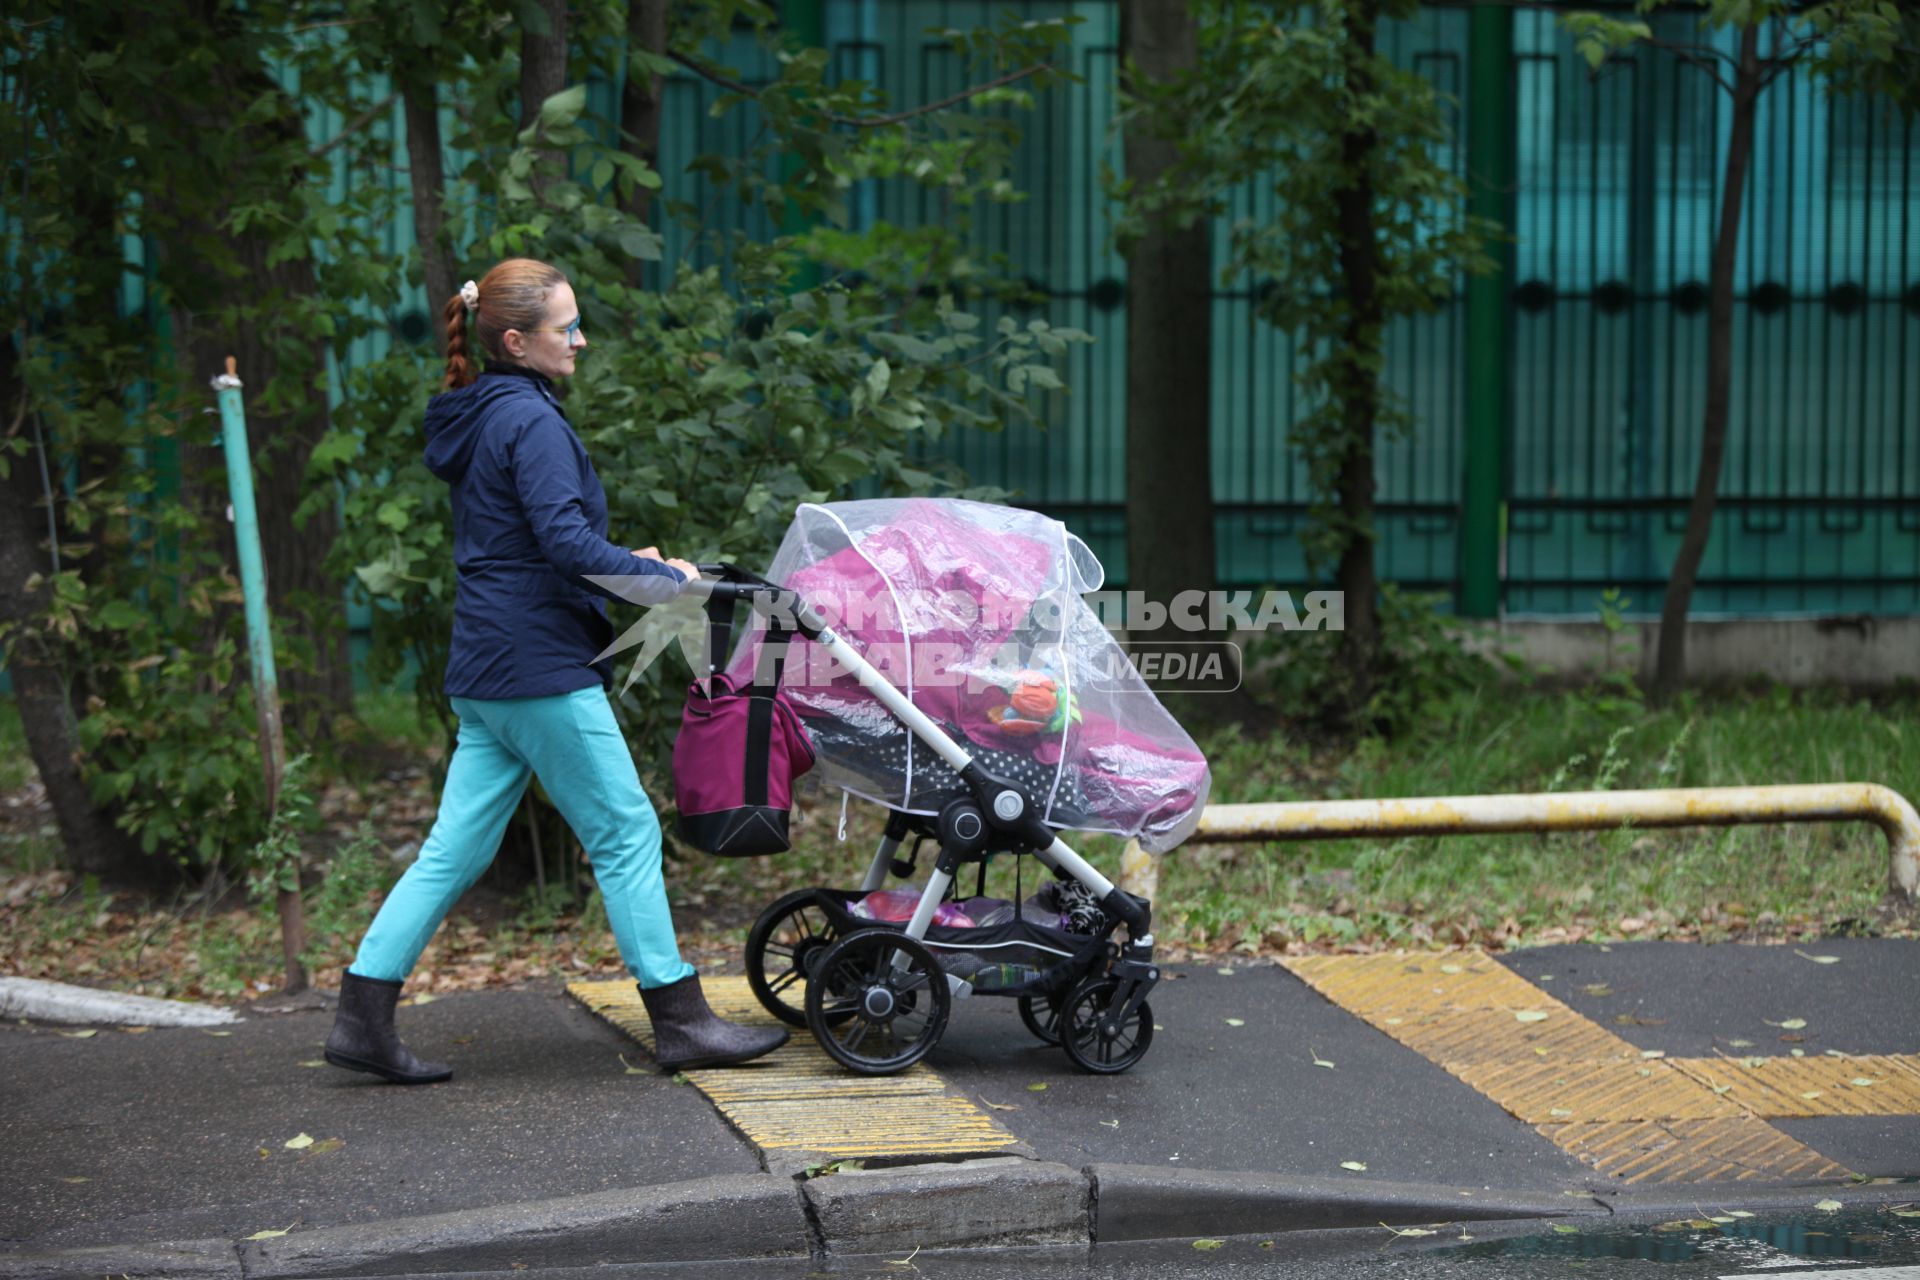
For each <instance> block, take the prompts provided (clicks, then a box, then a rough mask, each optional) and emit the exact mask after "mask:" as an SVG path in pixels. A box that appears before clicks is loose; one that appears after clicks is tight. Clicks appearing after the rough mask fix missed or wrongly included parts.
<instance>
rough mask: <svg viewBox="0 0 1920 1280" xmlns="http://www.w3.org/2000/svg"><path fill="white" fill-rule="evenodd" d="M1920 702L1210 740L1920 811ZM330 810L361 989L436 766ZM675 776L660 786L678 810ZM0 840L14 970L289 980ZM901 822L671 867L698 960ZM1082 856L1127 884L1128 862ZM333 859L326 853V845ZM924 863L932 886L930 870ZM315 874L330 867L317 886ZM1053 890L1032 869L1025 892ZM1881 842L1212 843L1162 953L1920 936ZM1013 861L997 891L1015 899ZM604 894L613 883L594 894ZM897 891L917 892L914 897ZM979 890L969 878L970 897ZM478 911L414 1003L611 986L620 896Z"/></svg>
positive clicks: (1627, 704) (320, 934) (1808, 835)
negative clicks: (1799, 793)
mask: <svg viewBox="0 0 1920 1280" xmlns="http://www.w3.org/2000/svg"><path fill="white" fill-rule="evenodd" d="M358 719H359V721H360V724H361V725H363V726H365V729H366V732H367V734H368V737H369V740H370V742H371V743H372V744H373V745H375V746H378V747H380V748H382V749H383V750H384V751H386V752H387V753H388V754H390V755H393V754H398V755H400V756H401V757H402V758H408V759H414V760H418V759H419V758H420V756H421V755H422V754H423V753H430V751H431V749H432V748H433V747H434V746H435V745H436V744H437V742H438V739H439V730H438V727H437V726H434V725H422V724H421V723H420V722H419V720H418V717H417V714H416V713H415V710H414V704H413V701H412V698H411V697H410V696H408V695H385V696H381V695H374V696H372V697H368V698H363V700H362V704H361V707H360V714H359V717H358ZM1917 743H1920V694H1916V693H1915V692H1913V691H1907V692H1904V693H1901V694H1898V695H1887V696H1884V697H1880V698H1876V699H1864V698H1859V697H1853V696H1847V695H1841V694H1837V693H1834V692H1832V691H1791V690H1787V689H1785V688H1768V689H1759V690H1752V691H1743V692H1733V693H1722V694H1714V695H1712V696H1705V697H1695V698H1688V699H1684V700H1682V701H1681V702H1679V703H1677V704H1675V705H1674V706H1672V707H1670V708H1665V709H1660V710H1654V709H1650V708H1648V707H1645V706H1643V705H1642V704H1641V703H1640V702H1639V700H1638V699H1637V698H1634V697H1632V696H1630V691H1628V692H1623V691H1622V690H1621V689H1619V688H1617V687H1614V686H1607V687H1600V688H1589V689H1575V690H1557V691H1544V692H1543V691H1540V690H1534V689H1528V688H1524V687H1518V686H1511V685H1489V686H1486V687H1483V688H1481V689H1479V690H1478V691H1476V692H1475V693H1474V694H1472V695H1471V696H1469V697H1466V698H1463V699H1461V700H1459V701H1458V702H1457V703H1456V704H1454V705H1453V706H1451V707H1450V708H1449V709H1448V710H1447V712H1446V714H1445V715H1443V716H1437V717H1435V718H1434V719H1433V721H1432V722H1431V723H1429V724H1427V725H1424V726H1423V727H1421V728H1420V729H1418V730H1416V731H1415V732H1413V733H1411V734H1408V735H1406V736H1405V737H1403V738H1401V739H1399V740H1397V741H1394V742H1383V741H1377V740H1365V741H1362V742H1360V743H1358V744H1346V745H1331V744H1326V743H1315V742H1312V741H1309V740H1306V739H1303V738H1298V737H1295V736H1292V735H1290V734H1289V733H1287V732H1286V731H1285V729H1284V728H1279V729H1276V730H1275V731H1273V732H1270V733H1261V732H1255V731H1252V730H1247V729H1240V730H1231V731H1223V732H1219V733H1216V734H1213V735H1212V736H1211V737H1210V739H1209V740H1208V741H1207V742H1206V743H1205V744H1204V745H1205V746H1206V748H1207V750H1208V754H1209V757H1210V759H1211V760H1212V762H1213V769H1214V796H1213V798H1214V799H1215V800H1216V801H1218V802H1222V803H1226V802H1254V801H1281V800H1324V799H1346V798H1363V797H1392V796H1416V795H1450V794H1487V793H1501V792H1542V791H1578V790H1593V789H1615V790H1624V789H1629V788H1643V787H1647V788H1651V787H1712V786H1741V785H1764V784H1781V783H1814V782H1843V781H1851V782H1880V783H1884V784H1886V785H1888V786H1890V787H1892V788H1893V789H1894V790H1896V791H1898V792H1900V793H1901V794H1903V795H1906V796H1908V797H1909V798H1912V797H1915V796H1920V753H1916V752H1915V750H1914V746H1915V745H1916V744H1917ZM352 773H353V776H352V777H351V778H348V779H336V780H334V782H335V784H334V786H333V787H332V788H331V790H330V791H329V792H328V794H327V796H326V797H324V798H323V801H322V805H321V810H322V812H323V814H328V815H330V819H329V820H330V821H337V823H338V824H339V825H340V826H341V828H342V831H343V832H357V830H358V829H359V824H360V823H362V822H372V823H373V824H374V826H375V828H377V833H378V840H377V841H376V842H374V843H373V844H367V843H364V842H363V843H361V844H360V845H358V846H356V845H355V844H354V842H353V840H352V839H350V838H343V839H341V840H338V841H335V842H333V843H332V844H331V845H330V846H329V845H325V844H317V845H316V847H315V850H314V851H313V852H312V853H311V856H312V857H314V858H317V859H326V860H327V867H326V871H327V875H326V876H325V877H324V878H320V879H319V880H318V882H317V883H316V884H314V885H313V886H312V887H311V888H310V889H309V902H308V908H309V913H310V921H309V925H310V929H311V931H312V933H313V936H314V946H313V949H312V956H311V959H312V964H313V968H314V975H315V978H316V980H317V981H319V982H321V983H323V984H331V983H337V981H338V979H339V971H340V969H341V968H342V967H344V966H345V965H346V964H347V963H348V962H349V961H350V960H351V958H352V953H353V949H354V947H355V946H356V945H357V943H358V939H359V937H360V935H361V934H362V933H364V931H365V928H366V924H367V922H368V921H370V920H371V918H372V912H373V910H374V908H375V907H376V906H377V904H378V902H379V900H380V897H381V895H382V893H383V892H384V890H385V887H386V886H387V884H388V883H390V881H391V878H392V876H393V875H394V874H396V873H397V871H398V867H397V866H394V865H391V864H390V860H388V859H387V858H386V852H385V851H386V850H389V849H392V848H395V847H398V846H399V845H401V844H403V843H406V842H408V841H413V840H419V839H423V838H424V837H425V835H426V832H427V828H428V827H429V826H430V824H431V820H432V803H433V797H432V795H431V789H430V784H429V783H428V781H427V780H426V777H425V776H424V775H423V773H422V771H421V770H419V769H413V770H409V771H387V772H384V773H380V772H377V771H376V772H375V776H372V777H368V776H366V775H365V773H364V772H363V771H360V770H354V771H352ZM0 782H3V783H4V785H0V802H6V801H12V800H15V799H17V798H19V797H21V796H23V795H25V794H26V793H27V791H28V790H29V789H30V788H31V786H32V784H33V772H32V765H31V763H30V762H29V761H28V760H27V758H26V751H25V743H24V738H23V736H22V735H21V733H20V727H19V717H18V715H17V713H16V712H15V710H14V708H13V707H12V705H11V703H10V702H7V703H0ZM664 783H665V780H664V779H654V780H652V782H651V786H650V789H651V790H652V792H653V795H654V797H655V800H656V802H657V803H660V804H661V806H662V807H663V808H665V807H666V803H667V801H668V799H669V798H670V793H669V792H668V791H667V790H666V788H665V785H664ZM5 812H8V813H10V814H11V815H12V816H11V817H10V818H9V821H8V823H7V825H6V826H5V827H4V829H3V830H0V836H4V843H0V965H5V966H6V969H5V971H6V972H9V973H13V974H17V975H21V976H35V977H48V978H55V979H60V980H65V981H80V982H86V983H90V984H96V985H106V986H113V987H117V988H119V989H122V990H131V991H136V992H143V993H146V994H153V995H165V996H183V997H189V998H200V999H211V1000H216V1001H223V1002H231V1001H235V1000H240V999H245V998H249V997H251V996H254V995H257V994H260V993H261V992H264V991H267V990H270V989H272V988H273V987H274V986H276V985H277V983H278V979H279V969H280V954H279V935H278V931H277V925H276V923H275V920H274V918H273V914H272V911H271V908H260V909H253V910H249V909H244V908H236V907H234V906H233V905H232V904H231V902H228V903H226V904H224V905H222V906H220V907H216V906H215V905H211V904H205V903H200V904H194V903H190V902H188V901H187V899H186V895H185V894H182V895H181V898H180V900H177V901H175V902H173V903H170V904H158V905H153V906H135V905H133V904H130V903H128V902H126V901H123V900H116V899H114V898H112V897H109V896H107V895H104V894H102V893H101V892H100V891H99V890H98V889H97V888H96V887H92V886H89V885H87V884H84V883H75V882H74V880H73V878H72V877H71V876H69V875H67V874H66V873H65V872H61V871H58V870H56V869H53V868H54V862H55V855H56V854H57V842H56V841H55V840H54V838H53V837H52V836H51V835H49V834H48V830H49V829H50V828H51V823H52V818H51V814H50V813H48V812H47V811H46V810H45V807H44V803H43V802H42V803H40V804H39V805H38V806H37V807H35V808H33V810H32V811H31V812H28V811H27V808H26V807H25V806H14V807H12V808H9V809H7V810H5ZM883 820H884V813H883V812H882V811H881V810H880V809H879V808H878V807H877V806H874V805H870V804H866V803H864V802H855V803H853V804H852V805H850V806H849V807H848V808H847V811H846V823H845V832H846V838H845V839H844V840H842V839H840V838H839V834H840V830H841V806H840V798H839V795H838V793H833V794H832V795H830V796H819V795H813V796H803V797H802V799H801V802H800V804H799V806H798V808H797V810H796V814H795V843H796V848H795V849H794V850H793V851H792V852H790V853H786V854H782V855H779V856H777V857H771V858H758V859H745V860H734V859H718V858H708V857H704V856H701V855H699V854H695V853H692V852H689V851H673V850H670V865H669V868H668V872H667V883H668V890H669V894H670V896H671V898H672V901H673V907H674V916H675V920H676V923H677V925H678V927H679V929H680V933H681V942H682V946H683V949H684V950H685V951H686V953H687V954H688V956H689V958H690V959H693V960H694V961H695V962H696V963H698V964H700V965H701V966H702V967H703V968H708V967H712V966H715V965H720V964H725V963H729V962H731V963H737V960H738V955H739V948H740V945H741V943H742V942H743V941H744V939H745V935H746V930H747V927H748V926H749V925H750V924H751V922H752V920H753V919H754V917H755V916H756V915H757V914H758V913H759V912H760V911H761V910H762V909H763V908H764V907H765V906H766V905H767V904H768V903H769V902H771V901H772V900H773V899H774V898H775V897H777V896H779V895H780V894H781V893H784V892H786V891H787V890H789V889H792V888H796V887H799V886H803V885H833V886H851V885H856V884H858V883H859V881H860V878H861V876H862V875H863V873H864V872H865V870H866V867H867V864H868V861H869V860H870V858H871V856H872V851H873V849H874V847H875V845H876V843H877V842H878V840H879V837H880V828H881V824H882V822H883ZM1069 843H1071V844H1073V845H1074V846H1075V847H1076V848H1078V849H1080V850H1081V852H1082V853H1084V854H1085V855H1086V856H1087V857H1088V858H1089V860H1090V861H1092V862H1093V863H1094V865H1096V866H1098V867H1100V868H1101V869H1102V870H1103V871H1105V872H1106V873H1107V874H1108V875H1109V876H1117V875H1118V868H1119V854H1120V842H1119V841H1118V840H1115V839H1112V838H1109V837H1101V836H1090V835H1081V836H1073V837H1070V839H1069ZM321 848H328V849H329V850H330V851H329V852H326V853H321V852H319V851H318V850H319V849H321ZM933 852H934V851H933V850H932V848H931V846H930V845H929V847H928V848H927V849H926V850H925V851H924V853H923V855H922V858H921V862H920V867H919V871H918V873H917V874H918V877H919V878H921V879H922V880H924V877H925V876H926V874H927V873H928V872H929V871H930V870H931V868H932V859H933ZM310 870H311V868H310ZM1044 874H1045V872H1044V870H1043V869H1042V868H1040V867H1039V865H1038V863H1037V862H1035V861H1033V860H1031V859H1028V860H1026V861H1025V864H1024V867H1023V868H1022V871H1021V879H1022V884H1021V888H1022V889H1024V890H1025V891H1026V892H1028V893H1031V892H1032V890H1033V888H1034V887H1035V886H1036V885H1037V883H1038V878H1039V877H1040V876H1042V875H1044ZM1886 874H1887V849H1886V841H1885V838H1884V837H1883V836H1881V835H1880V833H1879V832H1878V831H1877V830H1876V829H1874V828H1873V827H1872V826H1870V825H1868V824H1865V823H1842V824H1832V825H1819V824H1798V825H1781V826H1762V827H1737V828H1726V829H1710V828H1701V829H1681V830H1673V831H1635V830H1632V829H1627V830H1620V831H1609V832H1589V833H1576V834H1564V835H1547V836H1536V835H1498V836H1453V837H1445V838H1439V837H1413V838H1406V839H1400V840H1389V841H1378V840H1342V841H1323V842H1314V843H1304V844H1267V843H1246V844H1239V845H1195V846H1189V847H1187V848H1185V849H1180V850H1176V851H1175V852H1174V853H1173V854H1171V855H1169V856H1168V857H1167V858H1166V860H1165V862H1164V863H1163V866H1162V870H1161V878H1160V890H1159V894H1158V896H1157V899H1156V903H1155V908H1156V921H1155V923H1156V934H1157V935H1158V937H1159V938H1160V940H1161V942H1162V944H1163V954H1164V955H1166V956H1168V957H1169V958H1178V957H1179V956H1181V955H1182V954H1191V953H1203V952H1204V953H1215V954H1217V953H1227V952H1240V953H1246V954H1263V955H1271V954H1276V953H1282V952H1289V951H1299V950H1306V949H1325V948H1355V949H1359V948H1371V947H1383V946H1421V945H1428V944H1433V943H1449V944H1459V943H1468V942H1472V943H1479V944H1482V945H1487V946H1491V947H1496V948H1504V947H1513V946H1527V945H1533V944H1538V943H1547V942H1556V941H1563V940H1578V939H1587V938H1592V939H1614V938H1623V937H1681V938H1706V939H1718V938H1729V937H1755V936H1764V937H1781V938H1791V937H1802V936H1808V935H1812V934H1816V933H1822V932H1825V933H1834V932H1879V933H1884V932H1890V931H1910V929H1911V922H1910V921H1909V922H1906V923H1904V924H1903V923H1900V922H1896V921H1890V920H1888V919H1886V918H1884V917H1882V916H1880V915H1878V914H1877V908H1878V906H1879V903H1880V900H1881V896H1882V894H1883V892H1884V889H1885V884H1886ZM1014 876H1015V868H1014V864H1013V861H1012V860H1011V859H998V860H996V861H995V862H994V864H993V865H992V866H991V867H990V868H989V873H988V877H987V884H986V889H987V892H988V893H990V894H992V895H994V896H997V897H1012V896H1013V895H1014V892H1015V885H1014ZM585 883H586V884H587V885H588V887H589V888H590V887H591V881H590V880H587V881H586V882H585ZM894 883H896V884H897V883H898V882H897V881H895V882H894ZM976 885H977V881H976V869H975V868H968V869H966V870H965V871H964V872H963V874H962V879H961V886H960V887H961V890H962V892H963V893H966V894H971V893H973V892H974V891H975V889H976ZM472 906H473V904H472V903H471V902H469V903H468V904H466V909H463V910H459V911H457V912H456V915H455V918H454V919H453V920H451V921H450V922H449V924H448V925H447V926H446V927H445V928H444V929H443V930H442V931H441V933H440V934H439V935H438V936H437V937H436V939H435V941H434V942H433V944H432V946H431V948H430V949H429V951H428V953H427V955H426V956H425V957H423V959H422V962H421V965H420V968H419V970H418V975H417V981H416V983H415V984H413V985H414V987H415V988H416V989H424V990H432V991H446V990H459V989H471V988H476V987H486V986H497V985H503V984H508V983H513V982H517V981H521V980H524V979H527V978H534V977H543V976H551V975H556V974H558V975H565V976H577V975H600V976H614V975H617V974H619V973H620V972H621V968H620V965H619V959H618V955H617V953H616V952H615V950H614V948H613V943H612V938H611V936H610V934H609V932H608V930H607V927H606V916H605V911H604V908H603V907H602V906H601V905H600V904H599V902H598V899H597V897H595V896H591V895H590V896H589V897H587V899H586V900H585V901H581V902H573V901H568V900H565V899H564V896H563V895H558V894H556V893H555V892H554V891H553V887H551V886H550V888H549V892H548V893H547V894H546V895H545V896H542V895H539V894H536V893H533V892H529V893H528V894H527V895H526V896H525V897H524V898H523V900H521V901H520V902H518V903H514V904H507V905H506V906H505V907H504V909H503V908H502V907H501V904H493V907H492V909H491V910H490V911H487V912H481V911H476V910H473V909H472Z"/></svg>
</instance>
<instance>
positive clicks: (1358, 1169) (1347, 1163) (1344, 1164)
mask: <svg viewBox="0 0 1920 1280" xmlns="http://www.w3.org/2000/svg"><path fill="white" fill-rule="evenodd" d="M1340 1167H1341V1168H1342V1169H1351V1170H1353V1171H1354V1172H1355V1173H1365V1172H1366V1171H1367V1166H1366V1162H1365V1161H1361V1160H1342V1161H1341V1162H1340Z"/></svg>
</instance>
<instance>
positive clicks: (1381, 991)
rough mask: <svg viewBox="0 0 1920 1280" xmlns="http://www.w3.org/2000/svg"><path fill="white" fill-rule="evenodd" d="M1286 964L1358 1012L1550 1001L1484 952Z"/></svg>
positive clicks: (1331, 958) (1389, 955)
mask: <svg viewBox="0 0 1920 1280" xmlns="http://www.w3.org/2000/svg"><path fill="white" fill-rule="evenodd" d="M1286 965H1287V968H1289V969H1291V970H1293V972H1294V973H1296V974H1298V975H1299V976H1300V977H1301V978H1303V979H1305V980H1306V982H1307V984H1308V985H1309V986H1311V987H1313V988H1314V989H1315V990H1317V991H1319V992H1320V993H1321V994H1322V995H1324V996H1326V997H1327V999H1329V1000H1331V1001H1333V1002H1334V1003H1335V1004H1337V1005H1339V1006H1340V1007H1341V1008H1343V1009H1350V1010H1352V1011H1353V1012H1355V1013H1358V1014H1370V1013H1387V1012H1394V1011H1398V1010H1406V1009H1412V1010H1420V1011H1437V1010H1442V1009H1525V1008H1533V1007H1535V1006H1536V1005H1537V1004H1538V1002H1540V1001H1541V1000H1544V999H1547V998H1548V997H1547V996H1546V995H1545V993H1544V992H1542V991H1541V990H1540V988H1538V987H1536V986H1534V985H1533V984H1532V983H1530V982H1528V981H1527V980H1526V979H1525V978H1522V977H1520V976H1518V975H1517V974H1515V973H1514V972H1513V971H1512V970H1510V969H1508V968H1507V967H1506V966H1505V965H1502V964H1500V963H1499V962H1498V961H1496V960H1494V959H1493V958H1492V957H1490V956H1488V955H1487V954H1486V953H1485V952H1482V951H1441V952H1431V953H1421V954H1408V953H1405V952H1386V953H1382V954H1380V955H1371V956H1301V957H1297V958H1295V959H1292V960H1288V961H1287V962H1286Z"/></svg>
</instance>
